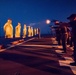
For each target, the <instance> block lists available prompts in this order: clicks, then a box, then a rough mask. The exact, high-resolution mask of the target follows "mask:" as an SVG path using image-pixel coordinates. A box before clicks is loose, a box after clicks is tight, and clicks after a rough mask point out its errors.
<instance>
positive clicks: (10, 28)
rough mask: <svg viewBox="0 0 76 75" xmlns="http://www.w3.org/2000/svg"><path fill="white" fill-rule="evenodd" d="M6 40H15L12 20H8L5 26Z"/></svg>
mask: <svg viewBox="0 0 76 75" xmlns="http://www.w3.org/2000/svg"><path fill="white" fill-rule="evenodd" d="M3 28H4V32H5V38H13V26H12V20H11V19H8V20H7V22H6V23H5V25H4V27H3Z"/></svg>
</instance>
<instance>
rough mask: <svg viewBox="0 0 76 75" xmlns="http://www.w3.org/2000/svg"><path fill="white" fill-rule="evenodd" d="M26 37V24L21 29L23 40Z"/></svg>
mask: <svg viewBox="0 0 76 75" xmlns="http://www.w3.org/2000/svg"><path fill="white" fill-rule="evenodd" d="M26 35H27V27H26V24H24V28H23V38H26Z"/></svg>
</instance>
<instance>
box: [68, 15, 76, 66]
mask: <svg viewBox="0 0 76 75" xmlns="http://www.w3.org/2000/svg"><path fill="white" fill-rule="evenodd" d="M67 19H68V20H69V21H70V22H69V24H70V26H71V27H72V34H73V43H74V54H73V56H74V62H73V63H70V65H72V66H76V14H72V15H70V16H69V17H68V18H67Z"/></svg>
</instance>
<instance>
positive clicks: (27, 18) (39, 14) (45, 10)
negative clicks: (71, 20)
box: [0, 0, 76, 35]
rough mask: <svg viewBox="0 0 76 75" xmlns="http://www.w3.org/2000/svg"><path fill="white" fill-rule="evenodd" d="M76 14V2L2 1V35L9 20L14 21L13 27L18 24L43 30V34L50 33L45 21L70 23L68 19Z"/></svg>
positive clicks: (42, 0) (40, 0)
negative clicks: (54, 20)
mask: <svg viewBox="0 0 76 75" xmlns="http://www.w3.org/2000/svg"><path fill="white" fill-rule="evenodd" d="M72 13H76V0H0V32H1V33H0V35H4V33H3V25H4V24H5V23H6V21H7V19H8V18H10V19H12V24H13V27H15V26H16V25H17V23H18V22H20V23H21V26H22V28H23V25H24V24H26V25H27V26H28V25H31V26H33V27H34V28H35V27H39V28H40V29H41V33H42V34H43V33H44V34H45V33H50V28H49V25H46V24H45V20H47V19H49V20H53V19H56V20H59V21H63V22H68V20H67V17H68V16H69V15H70V14H72Z"/></svg>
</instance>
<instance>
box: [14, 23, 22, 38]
mask: <svg viewBox="0 0 76 75" xmlns="http://www.w3.org/2000/svg"><path fill="white" fill-rule="evenodd" d="M20 33H21V24H20V23H19V22H18V25H17V26H16V27H15V37H16V38H20V35H21V34H20Z"/></svg>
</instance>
